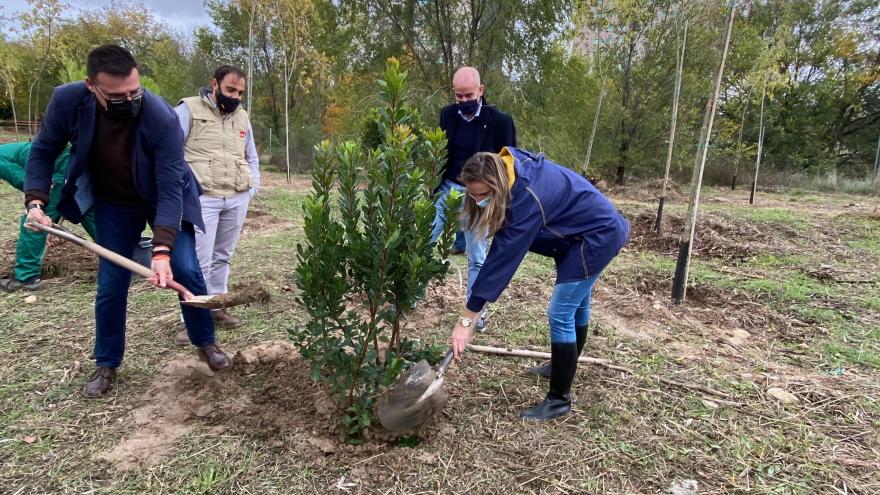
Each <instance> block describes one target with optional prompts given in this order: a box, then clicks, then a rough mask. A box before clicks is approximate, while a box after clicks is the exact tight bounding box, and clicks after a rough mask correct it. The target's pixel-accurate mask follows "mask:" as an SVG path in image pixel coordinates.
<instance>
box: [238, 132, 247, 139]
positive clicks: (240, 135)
mask: <svg viewBox="0 0 880 495" xmlns="http://www.w3.org/2000/svg"><path fill="white" fill-rule="evenodd" d="M246 135H247V133H246V132H244V131H241V132H239V133H238V136H239V137H241V138H243V137H245V136H246Z"/></svg>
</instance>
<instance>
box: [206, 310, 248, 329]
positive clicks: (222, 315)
mask: <svg viewBox="0 0 880 495" xmlns="http://www.w3.org/2000/svg"><path fill="white" fill-rule="evenodd" d="M211 316H212V317H213V318H214V323H216V324H217V325H219V326H221V327H223V328H236V327H240V326H241V318H239V317H237V316H234V315H231V314H229V313H227V312H226V310H225V309H213V310H211Z"/></svg>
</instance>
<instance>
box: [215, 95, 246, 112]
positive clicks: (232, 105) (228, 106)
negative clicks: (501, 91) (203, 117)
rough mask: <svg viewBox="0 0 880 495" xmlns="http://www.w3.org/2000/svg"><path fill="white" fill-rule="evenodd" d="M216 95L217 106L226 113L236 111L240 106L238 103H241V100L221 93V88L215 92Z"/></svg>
mask: <svg viewBox="0 0 880 495" xmlns="http://www.w3.org/2000/svg"><path fill="white" fill-rule="evenodd" d="M214 97H215V98H217V108H219V109H220V111H221V112H224V113H232V112H234V111H235V109H236V108H238V105H240V104H241V100H239V99H238V98H231V97H229V96H226V95H224V94H223V93H221V92H220V90H219V89H218V90H217V92H215V93H214Z"/></svg>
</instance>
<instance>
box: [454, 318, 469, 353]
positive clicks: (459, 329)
mask: <svg viewBox="0 0 880 495" xmlns="http://www.w3.org/2000/svg"><path fill="white" fill-rule="evenodd" d="M471 336H473V331H472V330H471V328H469V327H465V326H463V325H462V324H461V321H459V322H458V323H456V324H455V328H453V329H452V355H453V356H455V359H459V360H460V359H461V353H462V352H464V349H465V347H467V345H468V344H469V343H470V341H471Z"/></svg>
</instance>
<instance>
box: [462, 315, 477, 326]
mask: <svg viewBox="0 0 880 495" xmlns="http://www.w3.org/2000/svg"><path fill="white" fill-rule="evenodd" d="M459 323H461V326H463V327H465V328H470V327H471V325H472V324H473V323H474V320H472V319H470V318H465V317H464V316H462V317H461V321H460V322H459Z"/></svg>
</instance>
